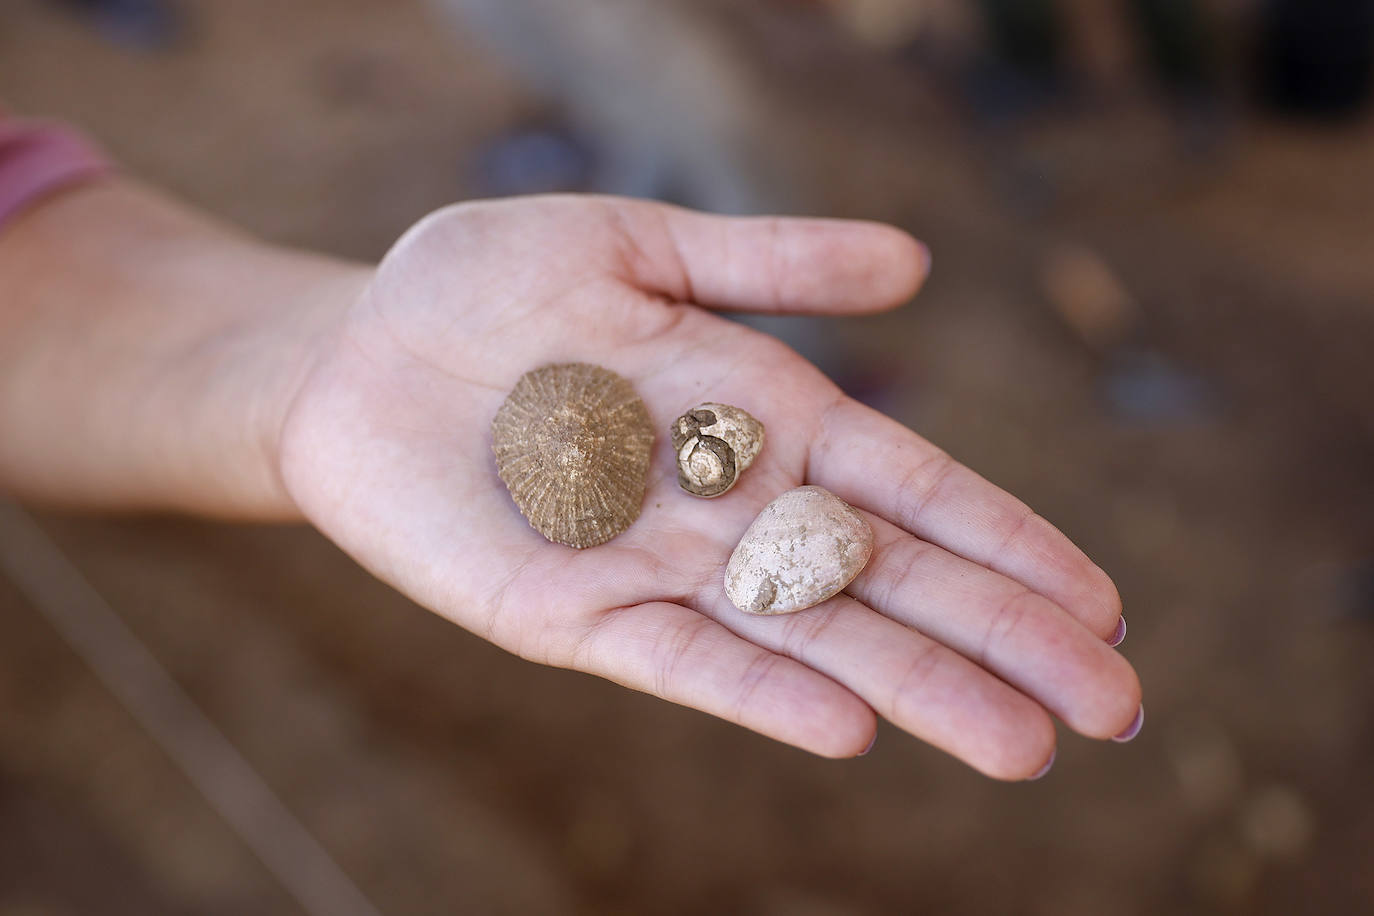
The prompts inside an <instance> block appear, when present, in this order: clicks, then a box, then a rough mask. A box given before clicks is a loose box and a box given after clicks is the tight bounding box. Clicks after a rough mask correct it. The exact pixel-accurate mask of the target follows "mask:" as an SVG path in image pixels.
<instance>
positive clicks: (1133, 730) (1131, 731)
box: [1112, 703, 1145, 744]
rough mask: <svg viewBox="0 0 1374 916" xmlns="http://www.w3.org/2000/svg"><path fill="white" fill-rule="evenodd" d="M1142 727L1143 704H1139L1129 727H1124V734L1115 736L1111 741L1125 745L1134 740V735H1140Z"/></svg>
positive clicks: (1143, 723) (1143, 716)
mask: <svg viewBox="0 0 1374 916" xmlns="http://www.w3.org/2000/svg"><path fill="white" fill-rule="evenodd" d="M1144 725H1145V704H1144V703H1142V704H1140V708H1139V709H1137V710H1136V712H1135V718H1134V719H1132V720H1131V724H1130V725H1127V726H1126V730H1125V731H1124V732H1122V733H1121V734H1119V735H1116V736H1115V737H1113V738H1112V740H1113V741H1115V742H1117V743H1118V744H1125V743H1126V742H1127V741H1130V740H1131V739H1132V738H1134V737H1135V736H1136V735H1138V734H1140V729H1141V728H1142V727H1143V726H1144Z"/></svg>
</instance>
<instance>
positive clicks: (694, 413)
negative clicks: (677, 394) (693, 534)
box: [671, 404, 763, 499]
mask: <svg viewBox="0 0 1374 916" xmlns="http://www.w3.org/2000/svg"><path fill="white" fill-rule="evenodd" d="M671 432H672V440H673V452H674V453H675V454H676V455H677V482H678V485H679V486H681V487H682V489H684V490H686V491H687V492H688V493H691V494H692V495H693V496H704V497H706V498H708V499H709V498H710V497H713V496H720V495H721V494H722V493H724V492H726V491H727V490H729V489H730V488H731V487H733V486H734V485H735V481H737V480H739V475H741V474H743V473H744V470H745V468H747V467H749V465H751V464H753V463H754V459H755V458H756V457H758V454H759V451H760V450H761V449H762V448H763V424H762V423H760V422H759V421H758V420H755V419H754V418H753V417H751V416H750V415H749V414H747V413H745V412H744V411H743V410H740V409H739V408H738V407H731V406H729V405H728V404H700V405H698V406H696V407H693V408H692V409H691V410H689V411H687V412H686V413H685V414H683V415H682V416H680V417H678V418H677V419H676V420H675V421H673V428H672V431H671Z"/></svg>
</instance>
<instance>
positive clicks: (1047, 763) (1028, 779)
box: [1026, 748, 1059, 782]
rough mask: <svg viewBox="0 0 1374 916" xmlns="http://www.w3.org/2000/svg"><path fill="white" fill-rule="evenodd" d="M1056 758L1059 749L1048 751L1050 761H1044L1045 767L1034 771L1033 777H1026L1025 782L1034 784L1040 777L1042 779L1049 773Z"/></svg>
mask: <svg viewBox="0 0 1374 916" xmlns="http://www.w3.org/2000/svg"><path fill="white" fill-rule="evenodd" d="M1058 756H1059V748H1055V749H1054V750H1052V751H1050V759H1049V760H1046V761H1045V765H1044V766H1042V767H1041V768H1040V769H1038V770H1036V771H1035V775H1033V776H1027V777H1026V782H1035V781H1036V780H1037V779H1041V778H1042V777H1044V775H1045V774H1046V773H1048V772H1049V771H1050V767H1052V766H1054V758H1055V757H1058Z"/></svg>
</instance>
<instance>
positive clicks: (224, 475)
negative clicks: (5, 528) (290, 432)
mask: <svg viewBox="0 0 1374 916" xmlns="http://www.w3.org/2000/svg"><path fill="white" fill-rule="evenodd" d="M0 276H4V277H5V280H6V284H5V285H6V287H7V297H6V301H4V302H0V428H4V429H5V431H6V435H5V436H4V437H0V488H6V487H7V488H10V489H13V490H15V491H16V492H17V493H18V494H19V495H20V496H23V497H27V498H32V499H37V500H40V501H43V502H50V503H57V504H65V505H72V506H76V507H80V508H114V509H162V510H175V511H189V512H195V513H200V514H210V515H217V516H221V517H234V518H245V519H290V518H295V517H298V516H299V513H298V511H297V510H296V508H295V506H294V505H293V503H292V502H291V500H290V498H289V496H288V494H287V493H286V490H285V487H284V486H283V485H282V483H281V475H280V472H279V463H278V459H277V454H278V448H277V445H278V441H279V432H280V427H281V422H282V419H283V418H284V416H285V412H286V410H287V409H288V407H289V404H290V402H291V399H292V398H293V397H294V394H295V391H296V389H297V388H298V387H299V384H300V382H301V380H302V379H303V378H304V375H305V373H306V372H308V371H309V366H310V364H311V361H312V359H313V358H314V356H313V355H314V354H315V353H316V352H318V350H319V348H320V346H321V345H322V341H323V340H325V339H326V338H328V336H329V335H330V334H331V333H332V330H331V329H332V328H333V327H335V326H336V324H337V322H338V319H339V318H340V317H341V316H342V315H343V313H344V312H345V311H346V310H347V309H348V308H349V307H350V306H351V305H352V303H353V301H354V300H355V299H356V297H357V295H359V294H360V293H361V291H362V289H363V287H364V286H365V285H366V283H367V279H368V277H369V276H370V270H369V269H368V268H366V267H364V266H362V265H357V264H352V263H348V262H343V261H339V260H335V259H332V258H326V257H321V256H317V255H311V254H304V253H300V252H294V251H288V250H284V249H280V248H276V247H273V246H269V245H265V244H262V243H259V242H257V241H255V240H253V239H251V238H248V237H246V236H244V235H242V234H240V233H237V232H235V231H232V230H230V229H227V228H225V227H222V226H220V225H219V224H217V223H215V222H213V221H211V220H209V219H206V218H205V217H203V216H201V215H200V214H197V213H194V212H192V211H190V210H188V209H186V208H183V207H181V206H179V205H177V204H174V203H172V202H170V201H168V200H166V199H165V198H163V197H161V196H160V195H158V194H156V193H153V192H151V191H148V190H146V189H143V188H141V187H138V186H136V185H134V184H132V183H130V182H125V181H119V180H114V181H106V182H101V183H97V184H92V185H88V186H85V187H82V188H79V189H75V190H72V191H70V192H66V193H63V194H60V195H57V196H56V197H54V198H52V199H51V200H49V201H45V202H44V203H42V204H41V205H40V206H38V207H37V208H35V209H34V210H32V211H30V212H28V213H25V214H23V215H22V216H21V217H20V218H19V219H18V220H17V221H16V222H15V223H14V224H13V225H11V226H10V227H8V228H7V230H6V232H5V234H4V235H3V236H0Z"/></svg>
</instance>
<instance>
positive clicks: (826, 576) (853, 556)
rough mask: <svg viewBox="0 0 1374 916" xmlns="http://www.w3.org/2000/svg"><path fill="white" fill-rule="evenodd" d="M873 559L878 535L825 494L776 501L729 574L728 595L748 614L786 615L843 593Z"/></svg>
mask: <svg viewBox="0 0 1374 916" xmlns="http://www.w3.org/2000/svg"><path fill="white" fill-rule="evenodd" d="M872 554H873V529H872V528H870V527H869V525H868V522H866V521H864V519H863V516H861V515H859V513H858V511H857V510H856V509H855V508H854V507H853V506H851V505H849V504H848V503H846V502H845V501H844V500H842V499H840V498H839V497H837V496H835V495H834V494H832V493H831V492H830V491H829V490H825V489H823V488H821V487H798V488H797V489H795V490H788V491H787V492H786V493H784V494H782V495H781V496H779V497H778V498H777V499H775V500H773V501H772V502H771V503H769V504H768V505H767V506H764V508H763V511H762V512H760V513H759V514H758V517H757V518H755V519H754V521H753V524H751V525H750V526H749V530H748V531H746V532H744V537H742V538H740V542H739V545H738V546H737V547H735V552H734V553H732V554H731V555H730V562H729V564H728V565H727V566H726V567H725V593H726V594H727V595H728V596H729V597H730V600H731V601H732V602H733V603H734V605H735V607H737V608H739V609H740V610H741V611H744V612H745V613H747V614H789V613H791V612H792V611H800V610H803V609H804V608H809V607H812V606H813V605H817V604H820V603H821V602H822V601H824V600H826V599H827V598H830V597H833V596H834V595H837V594H839V593H840V592H841V591H842V590H843V589H844V587H845V586H846V585H848V584H849V583H850V582H852V581H853V579H854V577H855V576H857V575H858V574H859V572H860V571H861V570H862V569H863V568H864V566H865V565H866V564H867V563H868V558H869V557H870V556H871V555H872Z"/></svg>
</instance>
